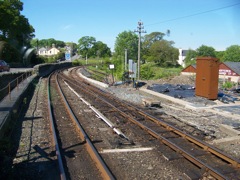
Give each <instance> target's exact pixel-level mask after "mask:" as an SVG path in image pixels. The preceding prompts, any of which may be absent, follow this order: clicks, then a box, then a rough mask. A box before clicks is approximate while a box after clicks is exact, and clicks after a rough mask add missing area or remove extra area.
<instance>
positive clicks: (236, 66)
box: [223, 62, 240, 75]
mask: <svg viewBox="0 0 240 180" xmlns="http://www.w3.org/2000/svg"><path fill="white" fill-rule="evenodd" d="M223 64H225V65H226V66H227V67H229V68H230V69H231V70H233V71H234V72H235V73H237V74H239V75H240V62H223Z"/></svg>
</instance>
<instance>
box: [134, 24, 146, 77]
mask: <svg viewBox="0 0 240 180" xmlns="http://www.w3.org/2000/svg"><path fill="white" fill-rule="evenodd" d="M143 29H144V26H143V22H141V21H139V22H138V27H137V30H134V32H138V78H137V79H138V81H139V79H140V58H141V57H140V54H141V33H146V31H144V30H143Z"/></svg>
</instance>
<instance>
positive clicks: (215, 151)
mask: <svg viewBox="0 0 240 180" xmlns="http://www.w3.org/2000/svg"><path fill="white" fill-rule="evenodd" d="M81 88H82V87H81ZM88 88H89V86H88ZM85 92H88V93H90V92H89V90H88V91H85ZM98 93H101V94H103V95H104V96H107V95H106V94H105V93H102V92H101V91H100V92H98ZM91 94H92V95H93V96H95V97H97V98H99V99H101V100H102V101H104V102H105V103H107V104H108V105H109V106H111V107H113V108H114V109H115V110H118V111H120V110H119V109H118V108H116V107H115V106H113V105H112V104H110V103H109V102H108V101H106V100H104V99H102V98H100V97H99V96H97V95H96V93H91ZM111 99H115V100H117V101H118V102H119V100H118V99H116V98H112V97H111ZM120 103H121V104H122V102H120ZM125 104H127V105H128V106H130V107H131V108H134V109H135V110H137V111H138V112H139V113H140V114H142V115H143V116H144V117H147V118H149V119H150V120H152V121H154V122H155V123H158V124H160V125H161V126H163V127H165V128H166V129H168V130H169V131H172V132H174V133H176V134H178V135H179V136H181V137H183V138H185V139H187V140H188V141H190V142H192V143H194V144H196V145H197V146H199V147H202V148H203V150H205V151H206V152H210V153H211V154H214V155H215V156H216V157H218V158H221V159H223V160H225V161H226V162H228V163H230V164H232V166H233V167H235V168H239V167H240V166H239V160H237V159H234V158H233V157H229V156H228V155H226V154H225V153H223V152H221V151H220V150H218V149H216V148H214V147H212V146H211V145H209V144H207V143H205V142H203V141H200V140H198V139H196V138H195V137H193V136H191V135H189V134H186V133H184V132H182V131H181V130H179V129H177V128H175V127H173V126H172V125H169V124H167V123H165V122H162V121H161V120H159V119H157V118H155V117H153V116H151V115H150V114H147V113H145V112H143V111H142V110H140V109H138V108H136V107H133V106H132V105H130V104H129V103H126V102H125ZM120 112H121V114H122V115H123V116H125V117H126V118H128V119H129V120H131V121H132V122H133V123H135V124H138V125H139V126H140V127H141V128H143V129H145V130H146V131H147V132H148V133H150V134H151V135H153V136H154V137H156V138H157V139H161V141H162V142H163V143H164V144H166V145H167V146H169V147H171V148H172V149H174V150H175V151H176V149H179V150H177V152H179V153H180V154H182V155H183V156H184V157H185V158H186V159H188V160H189V161H191V162H193V163H194V164H196V165H197V166H198V167H200V168H203V167H205V170H206V172H209V173H210V174H211V175H212V176H214V177H216V178H218V179H224V178H225V177H224V175H223V174H221V173H219V172H217V171H216V170H214V169H213V168H212V167H210V166H208V165H207V164H205V163H204V162H202V161H200V160H198V159H196V158H195V157H193V156H192V155H191V154H189V153H188V152H186V151H185V150H183V149H181V148H179V147H177V146H176V145H175V144H173V143H172V142H171V141H169V140H167V139H166V138H164V137H161V136H159V134H158V133H156V132H154V131H152V130H151V129H149V128H148V127H146V126H145V125H143V124H141V123H140V122H138V121H137V120H135V119H133V118H132V117H130V116H129V115H127V114H126V113H125V112H123V111H120Z"/></svg>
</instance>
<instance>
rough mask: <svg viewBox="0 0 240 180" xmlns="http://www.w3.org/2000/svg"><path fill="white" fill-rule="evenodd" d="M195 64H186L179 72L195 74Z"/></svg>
mask: <svg viewBox="0 0 240 180" xmlns="http://www.w3.org/2000/svg"><path fill="white" fill-rule="evenodd" d="M196 70H197V68H196V64H192V65H189V66H187V67H186V68H184V69H183V70H182V72H181V74H185V75H195V74H196Z"/></svg>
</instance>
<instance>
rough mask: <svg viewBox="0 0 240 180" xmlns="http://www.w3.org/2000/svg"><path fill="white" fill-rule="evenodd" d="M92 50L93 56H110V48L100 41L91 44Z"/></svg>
mask: <svg viewBox="0 0 240 180" xmlns="http://www.w3.org/2000/svg"><path fill="white" fill-rule="evenodd" d="M92 51H93V53H94V57H100V58H104V57H110V56H111V50H110V48H109V47H108V46H107V45H106V44H104V43H103V42H101V41H97V42H96V43H95V44H94V45H93V47H92Z"/></svg>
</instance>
